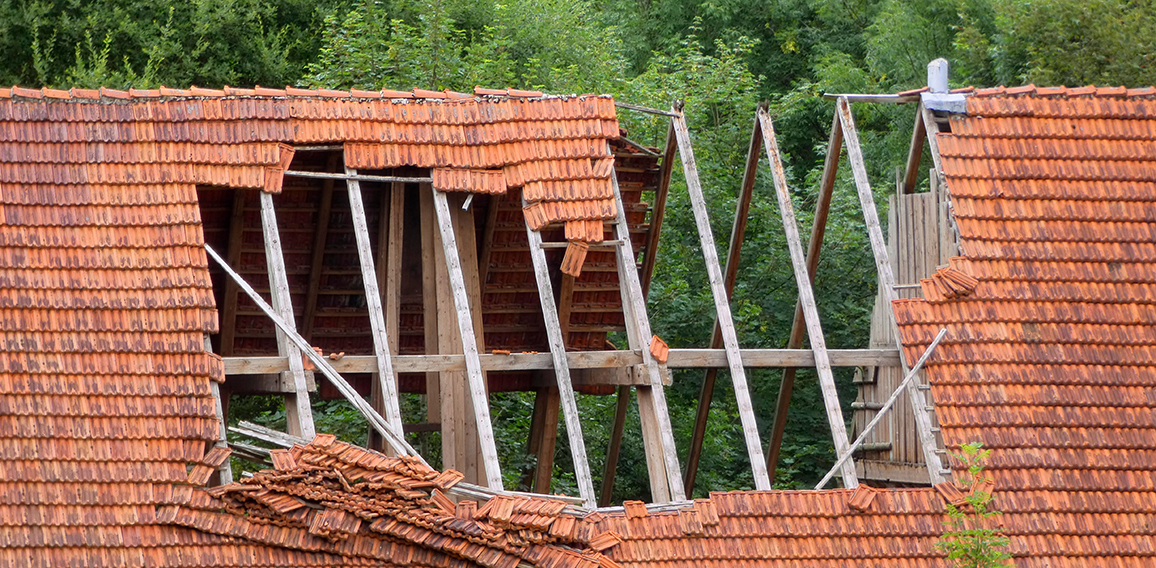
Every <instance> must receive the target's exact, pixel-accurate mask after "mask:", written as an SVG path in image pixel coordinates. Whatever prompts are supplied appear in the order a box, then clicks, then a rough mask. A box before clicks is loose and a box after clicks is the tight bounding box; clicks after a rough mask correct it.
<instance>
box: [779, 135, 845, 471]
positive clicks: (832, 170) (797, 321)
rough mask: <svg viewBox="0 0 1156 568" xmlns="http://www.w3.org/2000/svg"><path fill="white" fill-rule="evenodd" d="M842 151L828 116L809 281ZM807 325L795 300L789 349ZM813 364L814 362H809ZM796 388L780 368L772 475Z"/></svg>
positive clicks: (820, 247) (810, 248) (792, 378)
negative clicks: (829, 131) (825, 152)
mask: <svg viewBox="0 0 1156 568" xmlns="http://www.w3.org/2000/svg"><path fill="white" fill-rule="evenodd" d="M842 151H843V129H842V127H841V126H840V125H839V116H838V115H837V114H836V115H834V116H833V117H832V119H831V135H830V136H829V137H828V138H827V157H826V159H825V160H824V161H823V176H822V177H821V178H820V180H819V196H818V199H817V200H816V202H815V215H814V220H813V221H812V223H811V240H810V241H808V243H807V274H808V275H809V276H810V278H811V285H812V286H813V285H814V284H815V272H816V271H817V270H818V269H819V254H820V253H821V252H822V250H823V237H824V236H825V235H826V233H827V216H828V214H829V213H830V212H831V197H832V195H833V194H834V191H835V180H836V179H837V178H838V174H839V154H841V153H842ZM806 332H807V329H806V326H805V325H804V322H803V303H802V302H800V301H796V302H795V315H794V318H793V319H792V320H791V335H790V336H789V337H788V339H787V348H788V349H798V348H800V347H802V346H803V336H804V335H806ZM827 353H828V355H830V357H831V365H832V366H834V367H837V366H839V365H838V363H837V357H836V354H835V351H834V350H828V351H827ZM812 366H813V365H812ZM794 389H795V369H792V368H788V369H786V370H784V371H783V378H782V380H781V381H779V396H778V398H777V399H776V401H775V418H774V422H773V423H772V424H771V439H770V441H769V442H768V444H767V470H768V471H770V472H771V475H774V472H775V471H776V470H777V469H778V465H779V449H780V448H782V446H783V434H784V432H786V429H787V411H788V410H789V409H790V407H791V393H792V391H794Z"/></svg>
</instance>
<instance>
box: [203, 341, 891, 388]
mask: <svg viewBox="0 0 1156 568" xmlns="http://www.w3.org/2000/svg"><path fill="white" fill-rule="evenodd" d="M739 352H740V353H741V355H742V358H743V366H744V367H751V368H763V369H770V368H783V367H790V368H811V367H814V366H815V354H814V353H813V352H812V351H811V350H809V349H741V350H739ZM827 354H828V355H830V359H831V366H832V367H897V366H899V351H898V350H896V349H891V348H886V349H828V350H827ZM224 360H225V375H228V376H236V375H259V374H263V373H278V372H281V371H286V370H288V369H289V364H288V362H287V360H286V359H285V358H284V357H225V358H224ZM478 360H479V361H481V364H482V369H483V370H486V371H534V370H542V369H552V368H553V364H554V363H553V358H552V356H551V355H550V354H549V353H511V354H508V355H494V354H483V355H479V356H478ZM465 361H466V359H465V355H437V354H434V355H398V356H396V357H394V358H393V369H394V371H395V372H397V373H426V372H433V373H436V372H442V371H464V370H465V369H466V362H465ZM566 362H567V365H568V366H569V367H570V371H571V374H573V372H574V371H576V370H583V369H614V368H622V367H629V366H633V365H639V364H641V363H642V362H643V361H642V354H641V353H640V352H638V351H572V352H568V353H566ZM332 365H333V368H334V369H336V370H338V371H339V372H342V373H371V372H373V370H374V369H376V368H377V361H375V360H374V357H373V356H372V355H347V356H345V357H344V358H342V359H340V360H337V361H332ZM727 365H728V363H727V358H726V351H725V350H723V349H671V350H670V358H669V359H668V360H667V362H666V366H667V367H669V368H672V369H708V368H719V369H721V368H725V367H726V366H727ZM577 382H578V381H577V380H575V383H577ZM589 384H598V383H589ZM629 384H650V383H649V379H647V378H645V377H643V378H641V379H636V380H635V381H634V382H630V383H629Z"/></svg>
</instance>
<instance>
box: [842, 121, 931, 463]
mask: <svg viewBox="0 0 1156 568" xmlns="http://www.w3.org/2000/svg"><path fill="white" fill-rule="evenodd" d="M836 108H837V112H838V115H839V122H840V123H841V124H842V126H843V133H844V141H845V143H846V145H847V159H848V160H850V162H851V173H852V174H853V175H854V178H855V187H856V189H857V190H858V193H859V203H860V205H861V206H862V207H863V220H864V221H865V222H866V224H867V234H868V237H869V238H870V240H871V250H872V252H873V253H874V255H875V269H876V270H877V271H878V273H879V289H880V290H882V291H883V297H884V299H885V300H886V302H885V304H884V305H885V310H884V311H885V312H887V314H888V317H887V321H888V322H889V323H890V324H891V331H892V333H894V336H895V343H896V347H897V348H898V349H899V359H900V361H901V362H902V364H903V369H904V372H906V371H907V370H909V369H910V368H911V367H910V365H908V364H907V359H906V356H905V355H904V353H903V340H902V337H901V336H900V334H899V324H898V323H897V322H896V321H895V309H894V307H893V306H894V303H895V300H896V299H897V298H898V296H897V294H896V292H895V274H894V273H893V272H892V271H891V260H890V259H889V258H888V256H887V243H885V242H884V240H883V229H882V228H881V227H880V225H879V213H878V210H877V209H876V208H875V195H874V194H873V193H872V192H871V182H870V180H869V179H868V178H867V168H866V166H865V165H864V162H863V151H862V149H861V148H860V147H859V135H858V133H857V132H856V130H855V118H854V116H852V114H851V103H850V102H848V101H847V100H846V99H842V98H841V99H839V101H838V103H837V104H836ZM932 151H933V152H935V154H936V155H938V151H936V148H935V147H934V146H933V147H932ZM907 393H908V396H909V398H910V401H911V409H912V412H913V413H914V414H915V430H916V434H917V435H918V436H919V443H920V446H921V447H922V448H923V458H924V460H925V462H926V464H927V472H928V476H929V477H930V479H931V483H932V484H936V483H941V482H942V481H943V473H942V469H943V465H942V463H941V461H940V459H939V454H937V453H936V452H935V450H937V449H938V447H937V446H938V444H937V442H936V440H935V433H934V432H932V431H931V416H930V415H929V414H928V413H927V401H926V399H925V398H924V396H923V393H922V392H920V391H919V390H918V388H916V386H915V384H914V383H909V384H908V388H907Z"/></svg>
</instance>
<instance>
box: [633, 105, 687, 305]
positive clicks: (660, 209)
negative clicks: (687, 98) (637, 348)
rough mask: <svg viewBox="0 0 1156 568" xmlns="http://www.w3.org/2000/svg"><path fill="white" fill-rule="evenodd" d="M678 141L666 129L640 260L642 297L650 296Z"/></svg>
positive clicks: (668, 129)
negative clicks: (644, 252) (648, 229)
mask: <svg viewBox="0 0 1156 568" xmlns="http://www.w3.org/2000/svg"><path fill="white" fill-rule="evenodd" d="M677 150H678V141H677V140H675V138H674V125H673V124H672V125H670V126H669V127H668V128H667V129H666V149H665V150H663V152H662V165H661V166H660V169H659V175H658V188H656V189H655V190H654V204H653V205H652V206H651V209H650V232H649V233H647V235H646V256H645V257H644V258H643V259H642V274H641V275H640V276H639V278H640V279H641V285H642V296H643V297H649V296H650V279H651V278H653V277H654V263H655V262H656V261H657V260H658V240H659V238H660V237H661V236H662V219H663V217H664V216H665V214H666V197H667V195H668V194H669V193H670V178H671V176H672V175H673V174H674V153H675V152H676V151H677Z"/></svg>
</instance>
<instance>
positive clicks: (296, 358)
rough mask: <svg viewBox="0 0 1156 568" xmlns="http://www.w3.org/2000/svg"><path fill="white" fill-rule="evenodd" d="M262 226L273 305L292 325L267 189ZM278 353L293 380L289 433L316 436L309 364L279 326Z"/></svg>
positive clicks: (288, 403)
mask: <svg viewBox="0 0 1156 568" xmlns="http://www.w3.org/2000/svg"><path fill="white" fill-rule="evenodd" d="M261 228H262V230H263V231H264V234H265V262H266V264H267V266H268V269H269V290H270V296H271V297H272V300H273V309H274V310H276V311H277V314H278V315H280V316H281V319H282V320H284V321H285V322H287V323H288V325H289V326H290V327H292V326H293V325H294V321H293V320H294V317H293V300H292V298H291V296H290V293H289V277H288V275H286V274H285V257H284V256H283V255H282V254H281V235H280V233H279V231H278V229H277V213H276V211H275V210H274V208H273V196H272V195H270V194H268V193H265V192H261ZM294 329H295V328H294ZM310 351H312V349H310ZM277 354H278V355H280V356H282V357H286V358H288V360H289V371H288V373H289V376H290V377H291V379H292V381H293V390H294V392H293V393H292V394H286V395H285V421H286V423H287V428H288V430H289V433H290V434H294V435H296V436H300V437H302V438H305V439H306V440H312V439H313V436H315V435H316V432H315V430H314V428H313V408H312V406H311V405H310V403H309V390H308V387H307V383H306V381H305V365H304V364H303V363H302V362H301V353H300V351H299V350H298V348H297V347H296V346H294V345H293V343H292V342H291V341H290V340H289V338H288V337H287V334H286V333H285V332H283V331H282V330H281V329H277Z"/></svg>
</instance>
